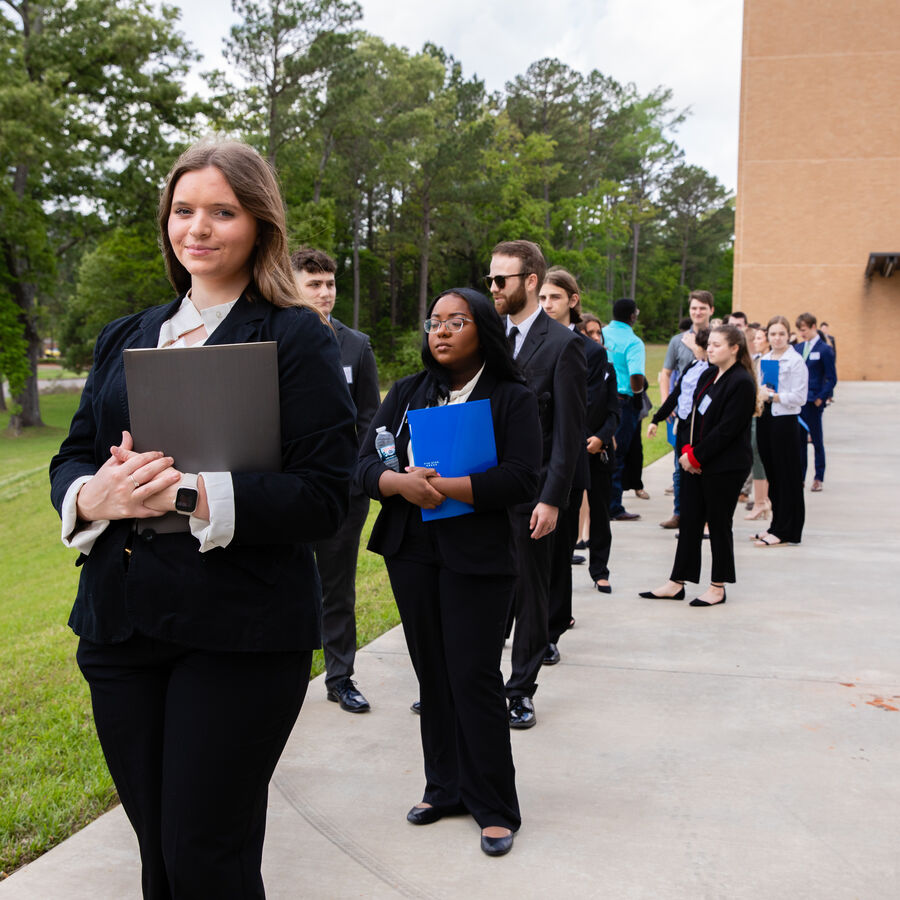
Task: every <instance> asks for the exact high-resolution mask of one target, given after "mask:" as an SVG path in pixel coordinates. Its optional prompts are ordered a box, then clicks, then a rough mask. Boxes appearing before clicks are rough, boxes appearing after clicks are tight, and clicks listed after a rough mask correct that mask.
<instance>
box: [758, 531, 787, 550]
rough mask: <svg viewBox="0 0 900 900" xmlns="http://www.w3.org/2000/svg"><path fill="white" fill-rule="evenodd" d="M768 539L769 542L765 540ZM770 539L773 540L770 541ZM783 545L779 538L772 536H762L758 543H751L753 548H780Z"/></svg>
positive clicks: (783, 542)
mask: <svg viewBox="0 0 900 900" xmlns="http://www.w3.org/2000/svg"><path fill="white" fill-rule="evenodd" d="M766 538H769V540H766ZM772 538H775V539H774V540H772ZM784 544H785V541H783V540H782V539H781V538H780V537H775V535H774V534H764V535H763V536H762V537H761V538H760V539H759V540H758V541H754V542H753V546H754V547H781V546H783V545H784Z"/></svg>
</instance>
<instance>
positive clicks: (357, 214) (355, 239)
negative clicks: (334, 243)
mask: <svg viewBox="0 0 900 900" xmlns="http://www.w3.org/2000/svg"><path fill="white" fill-rule="evenodd" d="M360 219H361V213H360V208H359V189H358V187H357V189H356V190H355V191H354V193H353V328H355V329H358V328H359V229H360V227H361V223H360Z"/></svg>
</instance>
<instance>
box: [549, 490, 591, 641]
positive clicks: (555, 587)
mask: <svg viewBox="0 0 900 900" xmlns="http://www.w3.org/2000/svg"><path fill="white" fill-rule="evenodd" d="M582 493H583V491H581V490H575V491H573V492H572V495H573V499H572V501H571V502H570V503H569V505H568V506H567V507H566V508H565V509H561V510H560V511H559V517H558V518H557V520H556V531H555V532H554V533H553V549H552V553H551V559H550V607H549V614H548V617H547V625H548V637H549V640H550V641H551V642H552V643H554V644H555V643H557V642H558V641H559V639H560V636H561V635H562V634H563V633H564V632H566V631H568V630H569V622H571V621H572V554H573V553H574V552H575V543H576V542H577V541H578V517H579V513H580V511H581V503H580V502H578V503H576V502H575V499H574V496H575V494H578V495H579V496H580V495H581V494H582Z"/></svg>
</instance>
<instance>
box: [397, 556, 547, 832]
mask: <svg viewBox="0 0 900 900" xmlns="http://www.w3.org/2000/svg"><path fill="white" fill-rule="evenodd" d="M385 563H386V565H387V570H388V576H389V577H390V580H391V588H392V589H393V592H394V597H395V599H396V601H397V608H398V609H399V610H400V618H401V621H402V622H403V633H404V635H405V636H406V646H407V647H408V648H409V655H410V658H411V659H412V664H413V668H414V669H415V671H416V677H417V678H418V679H419V698H420V699H421V701H422V710H421V716H420V723H419V724H420V729H421V734H422V751H423V754H424V757H425V779H426V783H425V793H424V794H423V796H422V799H423V801H425V802H426V803H430V804H432V806H437V807H441V808H445V809H452V808H453V807H456V806H458V805H459V804H460V803H462V804H463V805H464V806H465V807H466V809H467V810H468V811H469V812H470V813H471V814H472V816H473V817H474V819H475V821H476V822H478V824H479V825H480V826H481V827H482V828H487V827H488V826H490V825H499V826H502V827H504V828H511V829H513V830H514V831H515V830H516V829H518V827H519V825H520V823H521V819H520V817H519V801H518V798H517V796H516V779H515V775H516V772H515V768H514V766H513V760H512V747H511V745H510V739H509V721H508V718H507V710H506V699H505V697H504V691H503V676H502V675H501V674H500V654H501V652H502V650H503V637H504V634H505V633H506V616H507V612H508V610H509V604H510V602H511V599H512V591H513V585H514V583H515V578H514V577H513V576H506V575H462V574H460V573H458V572H452V571H450V570H449V569H447V568H445V567H444V566H442V565H440V564H439V563H433V562H416V561H414V560H409V559H398V558H397V557H389V558H387V559H386V560H385ZM545 646H546V643H545Z"/></svg>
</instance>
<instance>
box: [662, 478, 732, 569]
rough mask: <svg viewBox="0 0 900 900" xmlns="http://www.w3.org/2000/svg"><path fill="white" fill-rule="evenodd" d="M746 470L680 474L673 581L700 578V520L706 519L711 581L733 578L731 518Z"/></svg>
mask: <svg viewBox="0 0 900 900" xmlns="http://www.w3.org/2000/svg"><path fill="white" fill-rule="evenodd" d="M746 474H747V473H746V472H723V473H722V474H720V475H712V474H703V475H692V474H691V473H690V472H682V474H681V521H680V522H679V524H678V529H679V530H678V545H677V547H676V549H675V562H674V563H672V575H671V578H672V581H691V582H694V583H695V584H696V583H697V582H699V581H700V563H701V552H702V549H703V523H704V522H708V523H709V547H710V550H711V551H712V573H711V575H710V579H709V580H710V581H714V582H716V583H724V582H726V581H727V582H734V580H735V575H734V539H733V537H732V534H731V522H732V519H733V518H734V508H735V506H736V505H737V500H738V494H740V492H741V486H742V485H743V483H744V478H745V477H746Z"/></svg>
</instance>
